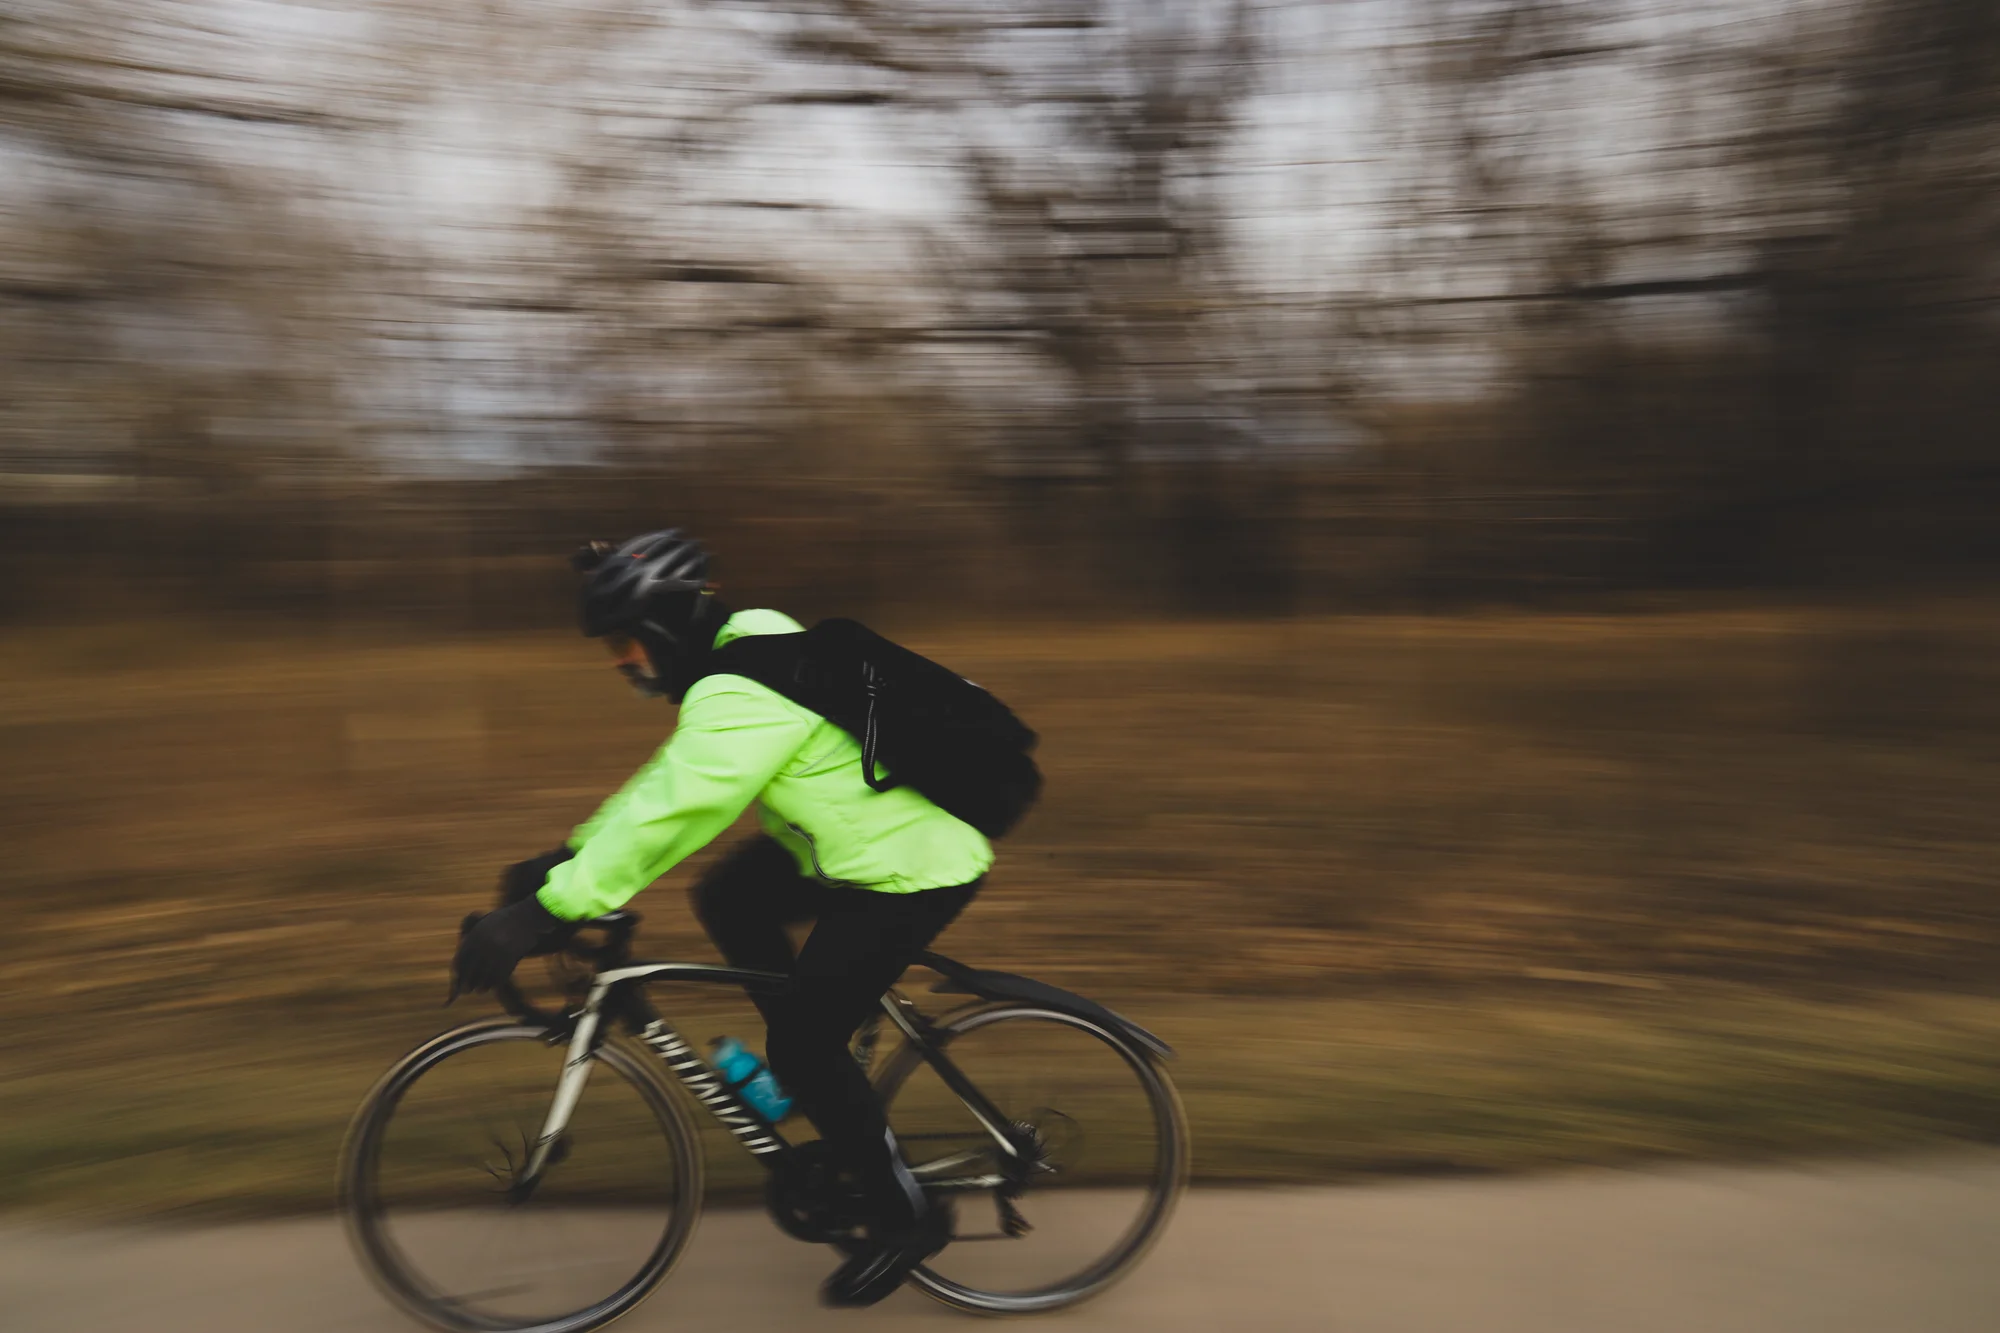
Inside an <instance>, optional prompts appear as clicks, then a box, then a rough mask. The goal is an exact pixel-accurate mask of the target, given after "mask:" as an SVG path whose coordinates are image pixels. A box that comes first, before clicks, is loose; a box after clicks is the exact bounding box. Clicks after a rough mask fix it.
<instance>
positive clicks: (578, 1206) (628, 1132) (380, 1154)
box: [342, 1025, 701, 1333]
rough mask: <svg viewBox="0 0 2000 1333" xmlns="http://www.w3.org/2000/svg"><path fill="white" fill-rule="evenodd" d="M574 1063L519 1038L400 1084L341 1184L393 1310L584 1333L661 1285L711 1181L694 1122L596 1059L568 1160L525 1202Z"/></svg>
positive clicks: (464, 1049) (380, 1091)
mask: <svg viewBox="0 0 2000 1333" xmlns="http://www.w3.org/2000/svg"><path fill="white" fill-rule="evenodd" d="M563 1059H564V1052H563V1050H562V1049H560V1048H559V1047H551V1046H550V1045H549V1044H548V1043H547V1042H546V1041H545V1040H544V1039H543V1034H542V1033H540V1032H539V1031H538V1030H536V1029H534V1028H530V1027H523V1026H520V1025H508V1026H500V1027H491V1028H484V1029H475V1030H468V1031H464V1032H461V1033H459V1034H452V1035H450V1036H448V1037H447V1038H444V1039H440V1041H438V1042H435V1043H432V1045H431V1046H429V1047H426V1048H424V1049H423V1050H421V1051H419V1052H417V1053H416V1054H414V1055H412V1056H411V1057H410V1058H409V1059H407V1060H406V1061H404V1063H403V1064H402V1065H400V1066H398V1067H397V1068H396V1069H395V1070H392V1071H391V1073H390V1075H389V1076H388V1077H387V1078H385V1079H384V1080H383V1082H382V1084H381V1085H379V1086H378V1088H377V1089H376V1092H375V1094H374V1095H373V1096H372V1097H371V1098H370V1099H369V1102H368V1104H367V1106H366V1107H365V1108H364V1110H363V1112H362V1115H361V1116H360V1117H359V1118H358V1119H357V1122H356V1126H355V1131H354V1133H353V1135H352V1136H351V1138H350V1142H349V1147H348V1154H347V1157H348V1160H347V1163H346V1164H345V1168H344V1170H343V1173H342V1175H343V1185H344V1187H345V1193H346V1198H345V1200H344V1203H345V1211H346V1214H347V1218H348V1222H349V1228H350V1234H351V1235H352V1237H353V1239H354V1241H355V1243H356V1246H357V1248H358V1249H359V1250H360V1253H361V1256H362V1259H363V1262H364V1264H365V1266H366V1267H367V1268H368V1269H369V1271H370V1272H371V1274H372V1275H373V1276H374V1277H375V1279H376V1280H377V1282H378V1283H379V1284H380V1285H381V1286H382V1287H383V1288H384V1290H385V1291H387V1292H388V1294H389V1295H390V1296H392V1297H393V1298H394V1299H395V1300H396V1301H397V1302H398V1303H399V1304H400V1305H402V1306H403V1307H404V1308H405V1309H407V1310H409V1311H410V1312H411V1313H413V1314H416V1315H417V1316H418V1317H420V1318H422V1319H424V1320H425V1321H426V1322H429V1323H431V1324H433V1325H434V1326H437V1327H440V1328H446V1329H453V1330H500V1329H507V1330H534V1331H535V1333H579V1331H580V1330H583V1329H588V1328H593V1327H595V1326H597V1325H598V1324H601V1323H604V1322H607V1321H609V1320H610V1319H612V1318H615V1317H616V1316H617V1315H618V1314H620V1313H623V1312H624V1311H625V1310H626V1309H629V1308H630V1307H631V1306H632V1305H634V1304H636V1303H637V1302H638V1301H639V1300H640V1299H642V1298H643V1297H644V1296H645V1294H646V1293H647V1292H648V1291H650V1290H651V1289H652V1288H653V1287H654V1286H655V1285H657V1284H658V1283H659V1281H660V1280H661V1279H662V1278H663V1277H665V1275H666V1273H667V1271H668V1270H669V1269H670V1268H671V1266H672V1264H673V1261H674V1260H675V1259H676V1258H677V1257H678V1255H679V1253H680V1250H681V1249H682V1248H683V1246H684V1245H685V1244H686V1241H687V1239H688V1236H689V1235H690V1234H691V1232H692V1229H693V1226H694V1222H695V1215H696V1211H697V1203H698V1199H699V1190H700V1173H701V1163H700V1158H699V1155H698V1152H697V1150H696V1149H695V1147H694V1143H693V1136H692V1132H691V1130H690V1128H689V1127H688V1126H687V1124H686V1118H685V1114H684V1113H683V1112H682V1111H681V1109H680V1107H679V1105H678V1104H677V1103H675V1102H674V1101H673V1100H672V1098H671V1096H670V1095H669V1094H668V1093H667V1092H666V1091H665V1090H664V1089H663V1088H661V1087H660V1085H659V1083H658V1081H657V1080H655V1079H653V1078H651V1077H650V1076H649V1075H648V1074H647V1072H646V1071H645V1070H644V1069H643V1067H642V1066H640V1065H638V1064H637V1063H636V1062H634V1061H633V1060H632V1059H631V1057H630V1056H629V1055H627V1054H625V1053H624V1052H623V1051H621V1050H619V1049H618V1048H616V1047H614V1046H605V1047H603V1048H601V1049H600V1050H599V1052H598V1054H597V1057H596V1059H595V1061H594V1063H593V1067H592V1073H591V1078H590V1082H589V1084H588V1085H587V1087H586V1090H585V1092H584V1095H583V1097H582V1099H581V1101H580V1102H579V1104H578V1106H577V1109H576V1112H575V1114H574V1115H573V1116H572V1118H571V1122H570V1128H569V1131H568V1133H567V1134H566V1135H565V1141H564V1144H563V1146H562V1149H561V1150H560V1151H559V1153H558V1155H557V1159H556V1160H554V1161H553V1162H552V1163H551V1165H550V1166H549V1167H548V1168H547V1169H546V1170H545V1171H544V1172H543V1173H542V1174H541V1176H540V1178H539V1180H537V1181H536V1182H534V1183H533V1188H532V1189H529V1188H526V1187H525V1183H524V1181H523V1179H522V1171H521V1167H522V1166H523V1165H524V1164H525V1161H526V1151H527V1147H528V1145H531V1144H532V1143H533V1141H534V1139H535V1138H536V1137H537V1136H538V1134H539V1131H540V1128H541V1120H542V1116H543V1115H544V1113H545V1112H546V1110H547V1106H548V1102H549V1098H550V1096H551V1094H552V1093H553V1091H554V1088H555V1085H556V1077H557V1074H558V1072H559V1071H560V1069H561V1066H562V1062H563Z"/></svg>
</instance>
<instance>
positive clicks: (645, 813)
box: [536, 677, 816, 921]
mask: <svg viewBox="0 0 2000 1333" xmlns="http://www.w3.org/2000/svg"><path fill="white" fill-rule="evenodd" d="M711 679H712V680H713V681H715V684H714V685H713V686H711V687H710V688H708V689H699V688H698V689H697V691H695V692H691V693H690V695H689V698H688V700H687V702H686V703H685V704H683V705H682V706H681V716H680V722H679V725H678V726H676V727H675V729H674V734H673V736H672V737H670V738H669V739H668V741H667V743H666V744H665V745H664V746H662V747H661V748H660V751H659V753H657V754H655V755H654V756H653V758H652V759H651V760H649V761H647V763H646V765H645V766H644V767H643V768H641V769H640V770H639V771H638V772H637V773H635V774H633V775H632V778H631V780H630V781H628V782H627V783H626V784H625V785H624V786H623V787H622V788H620V789H619V791H618V793H617V794H616V795H614V796H613V797H611V799H609V800H607V801H606V802H605V803H604V804H603V806H601V807H600V808H599V809H598V811H597V813H596V814H594V815H592V816H591V817H590V818H589V819H588V820H586V821H585V822H584V823H583V824H581V825H579V826H578V828H577V829H576V832H575V833H574V834H572V835H571V837H570V846H572V847H574V848H576V849H577V854H576V856H575V857H573V858H572V859H570V860H568V861H565V862H563V863H562V864H561V865H559V866H557V867H556V868H555V869H554V870H551V871H550V872H549V878H548V882H547V883H545V884H544V885H543V886H542V888H541V892H540V893H539V894H537V895H536V896H537V897H538V898H540V899H541V903H542V906H544V907H546V908H547V909H548V910H549V911H550V912H551V913H553V914H554V915H556V916H558V917H561V918H563V919H564V920H566V921H580V920H582V919H584V918H585V917H592V916H598V915H601V914H602V913H605V912H610V911H615V910H616V909H617V908H620V907H622V906H624V905H625V904H626V903H627V902H628V901H630V900H631V898H632V897H633V896H634V895H635V894H637V893H638V892H639V890H641V889H643V888H645V887H646V886H647V885H648V884H651V883H652V882H653V881H654V880H656V879H658V878H659V877H660V876H661V875H664V874H666V873H667V872H668V871H669V870H671V869H673V868H674V867H675V866H677V865H679V864H680V863H681V862H682V861H684V860H686V859H687V858H688V857H689V856H691V855H692V854H693V853H695V852H698V851H700V850H701V849H702V848H703V847H705V846H707V845H708V844H709V843H710V842H712V841H713V840H714V839H715V837H716V835H717V834H719V833H721V832H722V831H723V830H724V829H726V828H728V827H729V826H730V825H731V824H732V823H734V822H735V820H736V817H737V816H738V815H740V814H742V813H743V811H744V810H745V809H747V808H748V807H749V805H750V803H751V802H752V801H754V800H756V799H757V794H758V793H759V792H761V791H763V790H764V788H765V787H766V786H767V785H769V783H770V781H771V779H772V778H774V777H776V776H777V775H778V772H779V771H780V770H781V769H783V768H784V766H785V764H786V763H787V762H788V761H790V759H791V758H792V756H793V755H795V754H797V753H798V751H799V748H800V747H801V746H802V745H804V744H805V742H806V740H807V739H808V738H809V737H810V736H811V735H812V730H813V725H814V722H815V720H816V719H814V718H813V717H812V715H811V714H809V713H807V712H805V711H804V710H803V709H800V708H797V707H795V706H793V705H791V704H789V703H787V702H786V701H785V700H784V699H782V698H780V697H779V696H778V695H777V694H775V693H773V692H772V691H770V690H767V689H765V688H764V687H763V686H761V685H756V684H752V683H750V682H748V681H741V680H738V679H735V678H729V677H711Z"/></svg>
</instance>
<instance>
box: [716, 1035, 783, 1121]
mask: <svg viewBox="0 0 2000 1333" xmlns="http://www.w3.org/2000/svg"><path fill="white" fill-rule="evenodd" d="M709 1047H710V1049H712V1050H713V1051H714V1052H715V1054H714V1056H713V1057H712V1059H711V1061H710V1062H711V1063H712V1064H714V1066H715V1068H716V1072H717V1073H719V1074H721V1075H722V1076H723V1077H724V1078H726V1079H728V1080H729V1086H730V1087H732V1088H734V1089H736V1091H737V1093H738V1095H740V1096H741V1097H742V1098H743V1100H744V1101H746V1102H748V1103H750V1109H752V1110H753V1111H755V1112H756V1113H757V1114H758V1115H761V1116H763V1117H764V1119H766V1120H767V1121H769V1122H770V1123H772V1124H774V1125H775V1124H777V1123H778V1122H779V1121H780V1120H783V1119H784V1118H785V1117H786V1116H788V1115H790V1114H791V1113H792V1099H791V1098H790V1097H787V1096H786V1095H785V1090H784V1089H783V1088H781V1087H779V1086H778V1080H777V1079H776V1078H774V1077H773V1076H772V1074H771V1071H770V1069H769V1068H767V1067H766V1066H765V1064H764V1062H763V1061H762V1060H760V1059H758V1058H757V1053H756V1052H755V1051H753V1050H751V1049H750V1048H749V1047H747V1046H745V1045H744V1044H743V1043H742V1042H740V1041H738V1040H736V1038H734V1037H717V1038H716V1039H715V1040H714V1041H712V1042H710V1043H709Z"/></svg>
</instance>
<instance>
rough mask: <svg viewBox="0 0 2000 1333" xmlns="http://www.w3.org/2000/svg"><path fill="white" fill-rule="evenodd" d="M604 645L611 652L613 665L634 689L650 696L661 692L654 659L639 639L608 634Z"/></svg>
mask: <svg viewBox="0 0 2000 1333" xmlns="http://www.w3.org/2000/svg"><path fill="white" fill-rule="evenodd" d="M604 647H605V649H606V650H607V651H608V652H610V654H611V665H612V666H613V667H615V668H617V671H618V674H619V675H621V676H623V677H625V679H626V681H627V682H628V683H629V684H630V685H631V686H632V688H633V689H635V690H637V691H638V692H639V693H640V694H642V695H646V696H648V697H652V696H655V695H657V694H658V693H659V692H660V691H659V676H658V674H657V673H656V672H654V670H653V659H652V658H650V657H648V656H646V649H645V647H644V645H642V644H641V643H640V642H639V641H638V640H637V639H634V638H632V637H630V636H629V635H625V634H607V635H605V636H604Z"/></svg>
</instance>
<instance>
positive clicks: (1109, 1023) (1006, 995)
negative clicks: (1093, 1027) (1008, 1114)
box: [917, 953, 1174, 1060]
mask: <svg viewBox="0 0 2000 1333" xmlns="http://www.w3.org/2000/svg"><path fill="white" fill-rule="evenodd" d="M917 962H918V963H919V964H920V965H922V966H924V967H927V968H929V969H930V970H931V971H933V972H935V973H937V974H938V975H939V976H941V977H943V978H944V980H943V981H940V982H939V983H938V984H937V985H935V986H933V987H931V990H932V991H933V992H936V993H938V994H944V995H976V996H978V997H979V998H980V999H982V1000H1016V1001H1020V1002H1022V1003H1024V1004H1038V1005H1041V1006H1042V1007H1043V1008H1045V1009H1053V1010H1055V1011H1056V1012H1057V1013H1063V1014H1073V1015H1075V1016H1076V1017H1078V1018H1087V1019H1089V1020H1090V1021H1091V1022H1093V1023H1097V1024H1100V1025H1102V1026H1104V1027H1107V1028H1110V1029H1111V1030H1112V1031H1113V1032H1116V1033H1118V1034H1119V1035H1121V1036H1123V1037H1124V1038H1126V1039H1127V1040H1128V1041H1130V1042H1132V1044H1133V1045H1135V1046H1138V1047H1139V1048H1140V1049H1141V1050H1144V1051H1146V1052H1148V1053H1149V1054H1151V1055H1154V1056H1157V1057H1158V1058H1160V1059H1162V1060H1171V1059H1173V1057H1174V1048H1173V1047H1171V1046H1169V1045H1167V1043H1165V1042H1164V1041H1161V1040H1160V1039H1159V1038H1158V1037H1156V1036H1154V1035H1153V1034H1152V1033H1150V1032H1148V1031H1146V1029H1144V1028H1142V1027H1140V1026H1139V1025H1138V1024H1137V1023H1134V1022H1133V1021H1132V1020H1131V1019H1129V1018H1127V1017H1125V1016H1124V1015H1123V1014H1120V1013H1117V1012H1115V1011H1113V1010H1110V1009H1107V1008H1105V1007H1104V1006H1103V1005H1101V1004H1099V1003H1098V1002H1097V1001H1095V1000H1087V999H1085V998H1084V997H1083V996H1081V995H1078V994H1077V993H1076V992H1074V991H1066V990H1064V989H1062V987H1060V986H1051V985H1049V984H1048V983H1047V982H1046V981H1036V980H1035V979H1034V978H1032V977H1024V976H1019V975H1017V974H1015V973H1013V972H991V971H988V970H986V969H985V968H978V967H967V966H966V965H965V964H964V963H959V962H954V961H952V960H951V959H949V958H946V957H945V956H944V955H943V954H935V953H925V954H919V955H918V956H917Z"/></svg>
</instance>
